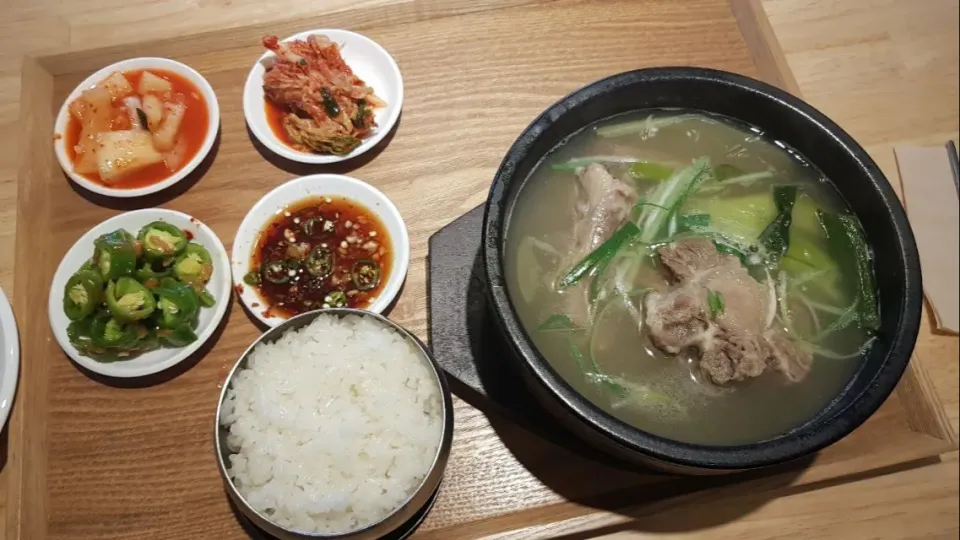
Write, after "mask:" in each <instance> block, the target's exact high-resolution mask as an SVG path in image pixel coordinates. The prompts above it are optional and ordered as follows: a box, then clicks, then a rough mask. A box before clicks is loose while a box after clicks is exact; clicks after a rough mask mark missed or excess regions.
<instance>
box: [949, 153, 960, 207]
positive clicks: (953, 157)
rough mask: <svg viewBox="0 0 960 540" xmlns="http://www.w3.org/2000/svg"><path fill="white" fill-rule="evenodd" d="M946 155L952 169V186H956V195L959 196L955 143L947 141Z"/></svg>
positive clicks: (959, 179)
mask: <svg viewBox="0 0 960 540" xmlns="http://www.w3.org/2000/svg"><path fill="white" fill-rule="evenodd" d="M947 155H948V156H949V159H950V169H951V170H952V171H953V186H954V187H956V188H957V197H960V159H958V158H957V145H956V143H954V142H953V141H947Z"/></svg>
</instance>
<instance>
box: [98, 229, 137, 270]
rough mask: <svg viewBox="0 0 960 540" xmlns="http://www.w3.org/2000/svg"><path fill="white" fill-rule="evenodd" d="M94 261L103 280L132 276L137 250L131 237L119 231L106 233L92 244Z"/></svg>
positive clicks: (125, 232) (135, 264) (135, 266)
mask: <svg viewBox="0 0 960 540" xmlns="http://www.w3.org/2000/svg"><path fill="white" fill-rule="evenodd" d="M93 245H94V248H95V250H94V254H93V257H94V261H95V262H96V265H97V268H98V269H99V270H100V275H101V276H103V279H104V280H113V279H117V278H120V277H123V276H129V275H131V274H133V272H134V270H136V268H137V248H136V246H135V245H134V238H133V235H132V234H130V233H128V232H127V231H125V230H123V229H120V230H117V231H113V232H112V233H107V234H105V235H103V236H101V237H99V238H97V239H96V240H94V242H93Z"/></svg>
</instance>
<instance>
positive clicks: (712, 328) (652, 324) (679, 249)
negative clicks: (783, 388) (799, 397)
mask: <svg viewBox="0 0 960 540" xmlns="http://www.w3.org/2000/svg"><path fill="white" fill-rule="evenodd" d="M658 255H659V256H660V262H661V264H662V266H663V268H664V271H665V273H666V274H667V277H668V278H669V279H671V280H672V281H673V282H674V283H675V284H674V286H673V288H672V289H671V290H669V291H667V292H665V293H659V292H652V293H648V294H647V297H646V299H645V300H644V307H645V310H644V311H645V322H646V324H647V328H648V330H649V332H650V338H651V341H652V342H653V344H654V345H656V346H657V347H659V348H660V349H661V350H663V351H664V352H667V353H670V354H677V353H679V352H681V351H683V350H687V349H695V350H696V351H697V352H698V354H699V355H700V369H701V371H703V373H704V374H706V375H707V377H708V378H709V379H710V380H711V381H713V382H714V383H716V384H727V383H730V382H734V381H743V380H746V379H750V378H754V377H759V376H760V375H761V374H763V372H764V371H765V370H766V368H767V367H768V366H771V367H773V368H774V369H775V370H777V371H779V372H781V373H782V374H783V375H784V377H785V378H786V379H787V380H788V381H790V382H798V381H800V380H802V379H803V378H804V377H805V376H806V374H807V372H808V371H809V370H810V365H811V363H812V356H811V354H810V353H809V351H806V350H804V349H802V348H800V347H798V346H797V345H796V344H795V343H793V342H792V341H791V340H790V339H789V338H788V337H787V336H786V335H785V334H784V333H783V332H780V331H776V330H766V328H765V318H766V317H765V316H766V312H767V309H768V307H767V306H766V302H765V292H764V288H763V286H762V285H761V284H760V283H758V282H757V281H756V280H755V279H753V277H751V276H750V274H749V273H748V272H747V269H746V268H745V267H744V266H743V265H742V264H741V263H740V260H739V259H737V258H736V257H734V256H732V255H728V254H723V253H720V252H718V251H717V249H716V247H715V246H714V245H713V242H711V241H710V240H708V239H705V238H687V239H683V240H679V241H677V242H674V243H673V244H670V245H668V246H665V247H662V248H660V249H659V250H658ZM711 292H712V293H714V294H718V295H719V297H720V298H721V299H722V301H723V309H722V311H721V312H720V313H715V314H711V313H710V307H709V295H710V294H711Z"/></svg>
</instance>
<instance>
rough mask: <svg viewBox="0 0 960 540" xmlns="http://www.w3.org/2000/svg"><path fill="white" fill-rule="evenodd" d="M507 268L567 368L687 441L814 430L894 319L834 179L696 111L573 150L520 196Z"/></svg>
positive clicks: (639, 423) (732, 124)
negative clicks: (806, 426) (808, 424)
mask: <svg viewBox="0 0 960 540" xmlns="http://www.w3.org/2000/svg"><path fill="white" fill-rule="evenodd" d="M504 259H505V274H506V278H507V286H508V293H509V297H510V301H511V303H512V305H513V308H514V309H515V311H516V312H517V315H518V316H519V319H520V321H521V323H522V325H523V327H524V329H525V331H526V332H527V334H528V335H529V336H530V338H531V339H532V341H533V342H534V344H535V345H536V347H537V349H538V350H539V352H540V353H541V354H542V355H543V356H544V357H545V358H546V360H547V361H548V362H549V363H550V365H551V366H552V367H553V369H554V370H556V371H557V372H558V373H559V375H560V376H561V377H562V378H563V379H564V380H565V381H566V382H567V383H568V384H569V385H570V386H572V387H573V388H574V389H576V390H577V391H578V392H580V393H581V394H583V395H584V396H585V397H587V398H588V399H589V400H590V401H591V402H592V403H594V404H595V405H596V406H598V407H599V408H601V409H602V410H604V411H606V412H607V413H609V414H611V415H613V416H614V417H616V418H618V419H620V420H622V421H624V422H626V423H628V424H630V425H632V426H634V427H636V428H638V429H641V430H644V431H647V432H649V433H652V434H655V435H659V436H662V437H666V438H670V439H674V440H678V441H682V442H688V443H698V444H707V445H734V444H744V443H751V442H758V441H761V440H765V439H769V438H771V437H774V436H777V435H779V434H782V433H785V432H788V431H790V430H791V429H793V428H795V427H798V426H800V425H801V424H803V423H804V422H805V421H807V420H809V419H811V418H812V417H813V416H814V415H815V414H816V413H817V412H818V411H820V410H822V409H823V408H824V406H825V405H826V404H827V403H829V402H830V401H831V400H832V399H833V398H835V397H836V396H837V395H838V393H839V392H840V391H841V389H842V388H843V387H844V385H845V384H846V383H847V382H848V381H849V380H850V378H851V377H852V375H853V373H854V371H855V370H856V369H857V367H858V365H859V362H860V359H861V356H862V355H864V354H865V353H866V351H867V350H868V349H869V347H870V345H871V343H872V340H873V335H874V333H875V332H876V329H877V327H878V324H879V313H878V309H879V308H878V300H877V293H876V289H875V287H874V277H873V268H872V264H871V254H870V250H869V246H868V245H867V244H866V241H865V238H864V234H863V232H862V229H861V226H860V223H859V222H858V220H857V218H856V217H855V216H854V215H853V214H852V213H851V212H850V210H849V208H848V206H847V204H846V203H845V202H844V200H843V199H842V198H841V197H840V195H839V193H838V192H837V190H836V189H835V188H834V187H833V185H832V184H831V183H830V181H829V180H828V179H827V178H825V177H824V176H823V174H821V173H820V172H819V171H818V170H817V168H816V167H814V166H813V165H812V164H811V163H810V162H809V161H807V160H806V159H805V158H804V157H803V156H801V155H799V154H798V153H797V152H796V151H794V150H792V149H791V148H790V147H789V146H787V145H785V144H783V143H782V142H780V141H776V140H770V139H769V138H767V137H765V135H764V134H763V133H762V132H761V131H760V130H758V129H756V128H753V127H750V126H746V125H743V124H740V123H738V122H736V121H733V120H731V119H728V118H725V117H719V116H716V115H712V114H706V113H700V112H697V111H678V110H647V111H639V112H633V113H629V114H627V115H622V116H617V117H614V118H611V119H607V120H603V121H601V122H598V123H596V124H593V125H590V126H588V127H586V128H584V129H582V130H581V131H579V132H577V133H575V134H573V135H572V136H570V137H569V138H568V139H566V140H565V141H563V142H562V143H561V144H559V145H558V146H557V147H556V148H555V149H554V150H553V151H551V152H550V153H549V154H548V155H547V156H546V157H545V158H544V159H543V160H542V161H541V162H540V163H539V164H538V165H537V167H536V168H535V169H534V170H533V172H532V173H531V175H530V176H529V177H528V178H527V179H526V181H525V183H524V185H523V186H522V187H521V190H520V193H519V195H518V197H517V200H516V203H515V205H514V206H513V207H512V209H511V211H510V215H509V218H508V227H507V234H506V244H505V246H504Z"/></svg>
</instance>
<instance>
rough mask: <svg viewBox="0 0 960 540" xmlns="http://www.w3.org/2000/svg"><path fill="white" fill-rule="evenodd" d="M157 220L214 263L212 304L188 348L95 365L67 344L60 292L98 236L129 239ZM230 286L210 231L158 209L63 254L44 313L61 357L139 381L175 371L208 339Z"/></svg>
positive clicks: (118, 221)
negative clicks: (120, 233) (185, 235)
mask: <svg viewBox="0 0 960 540" xmlns="http://www.w3.org/2000/svg"><path fill="white" fill-rule="evenodd" d="M157 220H162V221H165V222H167V223H170V224H172V225H176V226H177V227H180V228H181V229H184V230H185V231H188V232H189V233H191V234H192V235H193V241H194V242H197V243H198V244H200V245H202V246H203V247H205V248H207V251H209V252H210V256H211V258H213V277H212V278H211V279H210V282H209V283H208V284H207V292H209V293H210V294H212V295H213V298H214V299H215V300H216V304H214V306H213V307H210V308H201V309H200V315H199V323H198V325H197V328H196V334H197V340H196V341H194V342H193V343H191V344H190V345H187V346H186V347H179V348H160V349H156V350H153V351H149V352H146V353H143V354H141V355H139V356H136V357H133V358H131V359H130V360H123V361H119V362H109V363H108V362H97V361H96V360H94V359H93V358H90V357H88V356H83V355H82V354H80V352H79V351H77V349H76V347H74V346H73V345H72V344H71V343H70V339H69V337H68V336H67V326H69V325H70V319H68V318H67V316H66V314H64V312H63V290H64V287H65V286H66V284H67V280H68V279H70V276H72V275H73V274H74V272H76V271H77V269H78V268H80V266H81V265H82V264H83V263H84V262H86V261H87V260H88V259H89V258H90V257H91V255H92V254H93V241H94V240H95V239H96V238H97V237H98V236H100V235H102V234H106V233H109V232H113V231H115V230H117V229H126V230H127V231H128V232H130V233H131V234H133V235H136V234H137V233H138V232H139V231H140V228H141V227H143V226H144V225H146V224H147V223H150V222H152V221H157ZM230 287H231V282H230V261H229V259H228V257H227V250H226V249H224V247H223V244H222V243H221V242H220V239H219V238H217V235H216V234H215V233H214V232H213V231H212V230H211V229H210V227H207V226H206V225H204V224H203V223H201V222H200V221H198V220H197V219H195V218H192V217H190V216H188V215H187V214H184V213H182V212H176V211H174V210H165V209H162V208H148V209H144V210H134V211H133V212H127V213H125V214H120V215H118V216H114V217H112V218H110V219H108V220H106V221H104V222H103V223H100V224H99V225H97V226H96V227H94V228H92V229H90V230H89V231H87V233H86V234H84V235H83V236H81V237H80V239H79V240H77V242H76V243H75V244H74V245H73V247H71V248H70V250H69V251H67V254H66V255H64V257H63V260H62V261H60V266H59V267H57V272H56V274H54V276H53V282H52V283H51V284H50V298H49V303H48V304H49V305H48V308H47V309H48V311H49V314H50V328H51V330H52V331H53V335H54V337H56V338H57V342H59V343H60V347H61V348H62V349H63V352H65V353H67V356H69V357H70V358H71V359H72V360H73V361H74V362H76V363H77V364H79V365H81V366H83V367H84V368H86V369H89V370H90V371H93V372H96V373H99V374H101V375H106V376H108V377H143V376H145V375H151V374H154V373H159V372H160V371H163V370H165V369H168V368H170V367H173V366H175V365H176V364H178V363H180V362H182V361H183V360H185V359H186V358H187V357H189V356H190V355H191V354H193V352H194V351H196V350H197V349H199V348H200V346H201V345H203V343H204V342H205V341H207V340H208V339H210V336H212V335H213V332H214V330H216V328H217V326H218V325H219V324H220V321H221V320H222V319H223V316H224V314H225V313H226V312H227V305H228V304H229V303H230Z"/></svg>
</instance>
